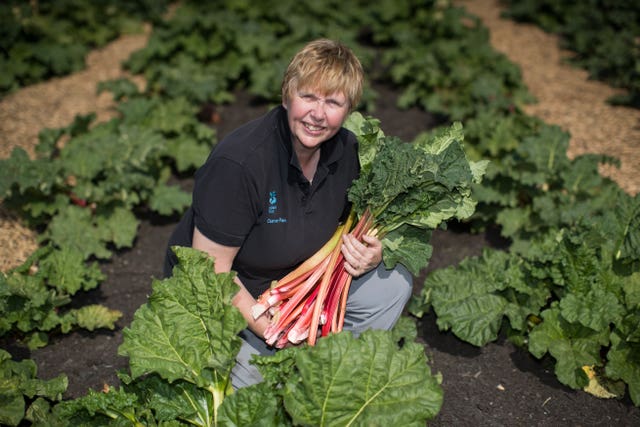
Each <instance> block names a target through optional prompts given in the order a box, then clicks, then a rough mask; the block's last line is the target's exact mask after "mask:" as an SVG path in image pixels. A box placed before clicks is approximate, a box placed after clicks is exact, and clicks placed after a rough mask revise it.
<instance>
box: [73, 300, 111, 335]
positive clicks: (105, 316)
mask: <svg viewBox="0 0 640 427" xmlns="http://www.w3.org/2000/svg"><path fill="white" fill-rule="evenodd" d="M73 313H74V316H75V318H76V321H77V323H78V326H80V327H81V328H84V329H87V330H89V331H93V330H96V329H100V328H105V329H111V330H113V329H115V322H117V321H118V319H120V318H121V317H122V312H121V311H119V310H110V309H108V308H107V307H105V306H102V305H99V304H92V305H87V306H84V307H81V308H78V309H76V310H73Z"/></svg>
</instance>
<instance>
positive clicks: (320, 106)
mask: <svg viewBox="0 0 640 427" xmlns="http://www.w3.org/2000/svg"><path fill="white" fill-rule="evenodd" d="M325 108H326V104H325V102H324V100H323V99H316V100H315V102H313V103H312V104H311V117H313V119H314V120H318V121H320V120H322V118H323V117H324V116H325Z"/></svg>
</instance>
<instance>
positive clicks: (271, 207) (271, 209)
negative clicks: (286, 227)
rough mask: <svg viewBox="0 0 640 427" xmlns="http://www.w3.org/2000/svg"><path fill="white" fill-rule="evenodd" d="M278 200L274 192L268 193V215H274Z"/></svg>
mask: <svg viewBox="0 0 640 427" xmlns="http://www.w3.org/2000/svg"><path fill="white" fill-rule="evenodd" d="M277 203H278V198H277V197H276V192H275V191H269V213H270V214H272V213H275V212H276V210H277V209H278V205H277Z"/></svg>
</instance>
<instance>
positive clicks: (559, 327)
mask: <svg viewBox="0 0 640 427" xmlns="http://www.w3.org/2000/svg"><path fill="white" fill-rule="evenodd" d="M541 316H542V318H543V321H542V323H540V324H538V325H536V326H535V327H534V328H533V329H532V330H531V332H530V333H529V351H530V352H531V354H533V355H534V356H535V357H537V358H541V357H542V356H544V355H545V353H547V352H548V353H549V354H550V355H551V356H553V358H554V359H555V360H556V365H555V373H556V376H557V377H558V380H560V382H561V383H563V384H565V385H567V386H569V387H571V388H573V389H581V388H584V387H585V386H586V385H587V384H588V383H589V380H588V378H587V375H586V374H585V372H584V370H583V369H582V367H583V366H585V365H588V366H593V365H595V366H600V365H601V364H602V362H601V360H600V348H601V347H602V346H603V345H607V344H608V342H609V331H608V330H604V331H598V332H597V331H594V330H593V329H590V328H587V327H585V326H582V325H580V324H574V323H570V322H568V321H567V320H566V319H564V318H563V317H562V315H561V314H560V309H559V308H558V307H557V302H556V303H553V304H552V306H551V308H549V309H547V310H545V311H543V312H542V313H541Z"/></svg>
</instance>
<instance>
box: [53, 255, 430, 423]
mask: <svg viewBox="0 0 640 427" xmlns="http://www.w3.org/2000/svg"><path fill="white" fill-rule="evenodd" d="M174 251H175V253H176V255H177V256H178V259H179V264H178V265H177V266H176V267H175V269H174V272H173V273H174V274H173V277H172V278H169V279H164V280H162V281H158V280H155V281H154V283H153V292H152V294H151V296H150V297H149V301H148V302H147V303H146V304H145V305H144V306H142V307H140V308H139V309H138V311H137V312H136V314H135V317H134V321H133V322H132V323H131V325H130V327H128V328H126V329H125V332H124V341H123V344H122V345H121V347H120V353H121V354H122V355H123V356H127V357H128V358H129V372H128V373H126V372H120V377H121V379H122V386H121V387H118V388H116V387H109V386H107V387H105V390H103V391H102V392H95V391H91V392H90V393H89V394H87V395H86V396H83V397H80V398H78V399H74V400H69V401H64V402H62V403H60V404H58V405H56V406H55V407H54V408H53V410H52V411H51V414H49V418H48V420H47V421H48V422H50V423H51V425H56V424H58V423H62V424H67V425H69V424H71V425H77V426H92V425H98V424H99V425H114V426H115V425H122V423H127V424H129V423H132V424H134V425H159V424H162V425H196V426H231V425H265V426H271V425H283V426H288V425H313V426H329V425H353V426H356V425H371V423H387V424H390V425H399V424H402V425H424V423H425V421H426V420H428V419H431V418H433V417H434V416H435V415H436V414H437V413H438V411H439V410H440V407H441V405H442V390H441V388H440V385H439V379H438V378H437V377H436V376H433V375H432V374H431V371H430V368H429V366H428V364H427V359H426V357H425V354H424V348H423V347H422V345H419V344H417V343H415V342H414V341H415V338H416V335H417V332H416V328H415V324H414V323H413V322H412V321H411V320H409V319H404V320H403V321H401V322H399V327H398V328H397V329H396V330H395V331H386V332H385V331H369V332H366V333H364V334H362V335H361V336H360V337H359V338H355V337H353V336H352V335H351V334H350V333H343V334H337V335H334V336H331V337H328V338H326V339H323V340H322V342H320V343H319V344H318V345H317V346H315V347H309V346H301V347H297V348H289V349H285V350H282V351H279V352H277V353H276V354H275V355H274V356H261V357H255V358H254V363H255V364H256V366H257V367H258V369H260V371H261V372H262V373H263V376H264V378H265V380H264V382H262V383H259V384H256V385H253V386H249V387H245V388H241V389H238V390H236V391H234V390H233V389H232V387H231V383H230V375H229V374H230V372H231V369H232V368H233V366H234V365H235V356H236V354H237V352H238V350H239V348H240V338H239V337H238V336H237V333H238V332H239V331H240V330H241V329H243V328H244V327H245V326H246V322H245V320H244V319H243V317H242V315H241V314H240V312H239V311H237V309H235V307H233V305H232V304H231V299H232V298H233V295H234V294H235V292H236V291H237V289H238V287H237V285H236V284H235V282H234V277H235V273H233V272H232V273H219V274H216V273H214V269H213V262H214V261H213V260H212V259H211V258H210V257H208V256H207V255H206V254H204V253H203V252H200V251H197V250H195V249H191V248H180V247H175V248H174ZM400 342H402V343H403V344H402V345H400V344H399V343H400ZM354 382H355V383H358V384H359V385H358V386H357V387H354ZM398 396H402V399H398ZM345 403H348V404H345Z"/></svg>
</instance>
